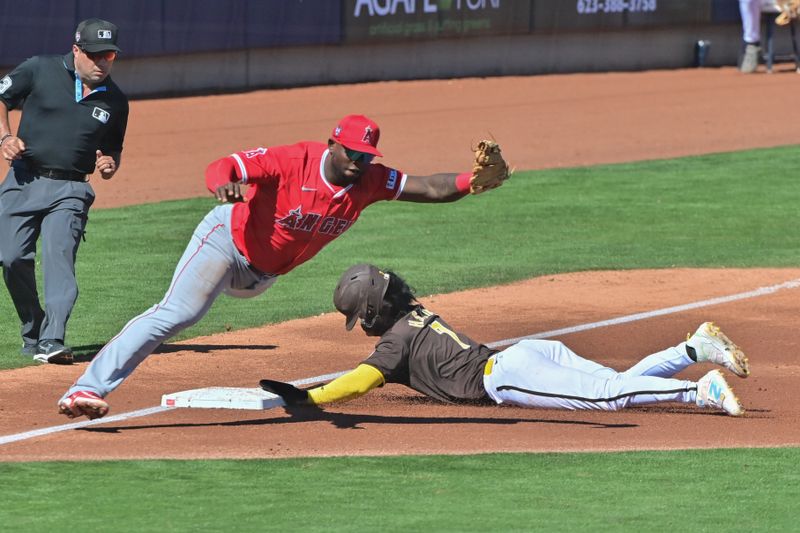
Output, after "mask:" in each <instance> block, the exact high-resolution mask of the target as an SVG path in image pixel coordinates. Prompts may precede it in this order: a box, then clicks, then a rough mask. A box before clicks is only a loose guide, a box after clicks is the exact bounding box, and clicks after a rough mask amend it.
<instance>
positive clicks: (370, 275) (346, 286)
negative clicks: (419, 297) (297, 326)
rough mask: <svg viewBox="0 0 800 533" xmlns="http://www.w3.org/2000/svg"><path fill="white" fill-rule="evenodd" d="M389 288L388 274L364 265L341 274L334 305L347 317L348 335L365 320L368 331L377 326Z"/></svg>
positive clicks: (334, 296)
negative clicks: (359, 321) (360, 321)
mask: <svg viewBox="0 0 800 533" xmlns="http://www.w3.org/2000/svg"><path fill="white" fill-rule="evenodd" d="M388 287H389V274H387V273H385V272H383V271H381V270H380V269H379V268H378V267H376V266H374V265H369V264H366V263H361V264H358V265H354V266H351V267H350V268H348V269H347V271H345V273H344V274H342V277H341V278H339V285H337V286H336V290H335V291H334V293H333V305H335V306H336V309H338V310H339V312H340V313H342V314H343V315H345V317H346V319H345V327H346V328H347V330H348V331H349V330H351V329H353V326H355V324H356V322H357V321H358V319H362V320H363V321H364V326H365V327H367V328H371V327H372V326H373V325H374V323H375V319H376V318H377V316H378V313H380V310H381V305H382V303H383V297H384V295H385V294H386V289H387V288H388Z"/></svg>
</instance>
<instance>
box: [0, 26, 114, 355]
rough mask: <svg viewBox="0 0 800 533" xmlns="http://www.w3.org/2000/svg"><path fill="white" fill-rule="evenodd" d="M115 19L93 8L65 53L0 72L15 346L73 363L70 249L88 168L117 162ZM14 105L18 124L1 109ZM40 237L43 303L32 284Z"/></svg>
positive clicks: (80, 234) (6, 257) (81, 225)
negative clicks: (18, 341) (18, 339)
mask: <svg viewBox="0 0 800 533" xmlns="http://www.w3.org/2000/svg"><path fill="white" fill-rule="evenodd" d="M119 51H120V49H119V48H118V47H117V27H116V26H115V25H114V24H112V23H110V22H107V21H105V20H100V19H96V18H92V19H88V20H84V21H83V22H81V23H80V24H79V25H78V28H77V30H76V31H75V40H74V43H73V45H72V50H71V51H70V52H69V53H67V54H66V55H63V56H62V55H46V56H34V57H32V58H30V59H28V60H26V61H24V62H23V63H21V64H20V65H19V66H18V67H17V68H15V69H14V70H13V71H11V72H10V73H9V74H8V75H6V76H5V77H3V78H2V79H0V104H2V105H0V153H1V154H2V156H3V159H4V160H5V161H7V162H8V164H9V165H10V167H11V168H9V170H8V174H7V175H6V178H5V180H4V181H3V183H2V185H0V258H2V263H3V279H4V280H5V283H6V287H7V288H8V292H9V294H10V295H11V300H12V301H13V302H14V307H15V308H16V310H17V315H18V316H19V319H20V321H21V322H22V326H21V333H22V349H21V351H20V353H21V355H23V356H27V357H32V358H33V359H34V360H35V361H38V362H40V363H61V364H69V363H72V361H73V357H72V350H71V349H70V348H69V347H68V346H66V345H65V344H64V341H65V338H66V328H67V321H68V320H69V316H70V314H71V313H72V308H73V306H74V305H75V302H76V300H77V298H78V284H77V281H76V279H75V259H76V257H77V253H78V245H79V244H80V241H81V239H83V238H84V230H85V229H86V222H87V220H88V213H89V208H90V207H91V205H92V203H93V202H94V197H95V195H94V190H93V189H92V186H91V185H89V175H90V174H93V173H94V172H98V173H99V174H100V177H102V178H103V179H110V178H111V177H112V176H114V174H115V173H116V172H117V170H118V169H119V165H120V154H121V153H122V143H123V140H124V138H125V130H126V128H127V125H128V99H127V97H126V96H125V95H124V94H123V93H122V91H121V90H120V89H119V87H117V85H116V84H115V83H114V82H113V81H112V80H111V77H110V73H111V69H112V67H113V66H114V61H115V59H116V58H117V54H118V53H119ZM21 106H24V107H23V110H22V117H21V119H20V123H19V128H18V130H17V133H16V134H15V133H13V132H12V131H11V125H10V123H9V116H8V112H9V110H10V109H14V108H17V107H21ZM39 237H41V247H42V269H43V272H44V302H45V306H44V309H43V308H42V305H41V304H40V302H39V294H38V291H37V289H36V278H35V270H36V269H35V262H34V258H35V255H36V241H37V240H38V239H39Z"/></svg>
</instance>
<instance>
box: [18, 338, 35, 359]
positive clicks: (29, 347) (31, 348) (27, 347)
mask: <svg viewBox="0 0 800 533" xmlns="http://www.w3.org/2000/svg"><path fill="white" fill-rule="evenodd" d="M38 353H39V343H38V342H25V343H24V344H23V345H22V348H20V349H19V354H20V355H21V356H23V357H31V358H33V357H36V354H38Z"/></svg>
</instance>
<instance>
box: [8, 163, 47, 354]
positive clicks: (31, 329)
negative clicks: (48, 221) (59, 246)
mask: <svg viewBox="0 0 800 533" xmlns="http://www.w3.org/2000/svg"><path fill="white" fill-rule="evenodd" d="M19 173H21V172H19ZM25 176H28V178H25ZM25 176H18V172H17V166H16V165H15V166H14V167H12V168H11V169H9V172H8V175H7V176H6V179H5V180H4V181H3V183H2V184H1V185H0V258H2V260H3V280H4V281H5V284H6V287H7V288H8V293H9V295H10V296H11V301H12V302H13V303H14V307H15V308H16V310H17V315H18V316H19V319H20V321H21V323H22V327H21V333H22V340H23V343H24V346H25V347H33V346H35V345H36V343H37V342H38V341H39V330H40V327H41V323H42V320H43V319H44V310H43V309H42V307H41V304H40V303H39V293H38V291H37V289H36V266H35V258H36V241H37V239H38V238H39V232H40V228H41V214H40V213H39V212H38V206H37V205H34V201H35V199H34V198H31V197H30V195H29V194H28V189H29V188H30V187H31V186H32V185H31V183H29V182H30V181H31V179H32V178H31V177H30V176H29V175H28V174H25ZM29 355H33V353H30V354H29Z"/></svg>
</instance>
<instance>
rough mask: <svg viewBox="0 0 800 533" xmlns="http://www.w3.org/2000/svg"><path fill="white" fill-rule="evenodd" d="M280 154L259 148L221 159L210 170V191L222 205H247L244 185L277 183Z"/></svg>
mask: <svg viewBox="0 0 800 533" xmlns="http://www.w3.org/2000/svg"><path fill="white" fill-rule="evenodd" d="M275 151H276V150H275V149H274V148H271V149H269V150H267V149H266V148H256V149H253V150H246V151H242V152H235V153H232V154H231V155H228V156H225V157H221V158H219V159H217V160H216V161H212V162H211V163H210V164H209V165H208V166H207V167H206V187H208V190H209V191H211V192H212V193H214V196H216V197H217V200H219V201H220V202H243V201H244V195H243V194H242V185H247V184H248V183H250V182H254V181H258V182H264V181H265V180H269V179H273V178H274V177H275V176H276V175H277V173H278V170H277V169H276V166H275V160H274V158H273V157H272V155H273V152H275Z"/></svg>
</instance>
